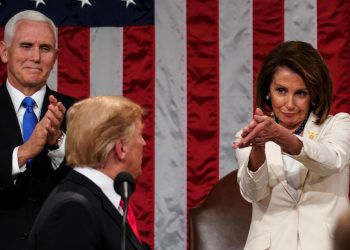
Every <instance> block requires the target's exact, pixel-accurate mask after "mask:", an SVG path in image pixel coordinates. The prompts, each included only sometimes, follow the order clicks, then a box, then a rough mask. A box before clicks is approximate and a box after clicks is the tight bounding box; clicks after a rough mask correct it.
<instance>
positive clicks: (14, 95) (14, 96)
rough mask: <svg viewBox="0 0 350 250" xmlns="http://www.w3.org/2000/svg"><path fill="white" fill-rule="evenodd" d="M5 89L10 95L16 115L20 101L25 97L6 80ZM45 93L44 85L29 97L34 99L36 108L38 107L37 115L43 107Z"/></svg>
mask: <svg viewBox="0 0 350 250" xmlns="http://www.w3.org/2000/svg"><path fill="white" fill-rule="evenodd" d="M6 88H7V91H8V92H9V94H10V97H11V100H12V103H13V106H14V108H15V111H16V113H18V111H19V109H20V107H21V104H22V101H23V99H24V98H25V97H26V96H25V95H24V94H23V93H22V92H21V91H19V90H18V89H16V88H15V87H13V86H12V84H11V83H10V82H9V80H8V79H7V80H6ZM45 92H46V85H44V86H43V87H42V88H41V89H39V90H38V91H37V92H35V93H34V94H33V95H32V96H31V98H33V99H34V101H35V103H36V106H37V107H38V110H39V113H40V111H41V108H42V106H43V102H44V96H45ZM39 116H40V114H39Z"/></svg>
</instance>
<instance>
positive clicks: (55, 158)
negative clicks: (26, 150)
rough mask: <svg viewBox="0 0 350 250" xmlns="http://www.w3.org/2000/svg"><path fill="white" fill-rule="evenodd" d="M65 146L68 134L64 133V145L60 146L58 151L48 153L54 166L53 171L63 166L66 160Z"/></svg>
mask: <svg viewBox="0 0 350 250" xmlns="http://www.w3.org/2000/svg"><path fill="white" fill-rule="evenodd" d="M62 133H63V132H62ZM65 145H66V134H65V133H63V139H62V143H61V144H60V146H59V147H58V149H55V150H52V151H49V152H48V153H47V155H48V156H49V157H50V159H51V165H52V167H53V169H55V170H56V169H57V168H58V167H59V166H60V165H61V163H62V162H63V160H64V155H65V148H66V146H65Z"/></svg>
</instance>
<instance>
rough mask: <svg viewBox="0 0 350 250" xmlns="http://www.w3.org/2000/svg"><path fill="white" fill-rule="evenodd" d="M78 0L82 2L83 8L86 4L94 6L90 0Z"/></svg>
mask: <svg viewBox="0 0 350 250" xmlns="http://www.w3.org/2000/svg"><path fill="white" fill-rule="evenodd" d="M78 1H80V2H81V8H83V7H84V5H85V4H88V5H90V6H92V5H91V3H90V1H89V0H78Z"/></svg>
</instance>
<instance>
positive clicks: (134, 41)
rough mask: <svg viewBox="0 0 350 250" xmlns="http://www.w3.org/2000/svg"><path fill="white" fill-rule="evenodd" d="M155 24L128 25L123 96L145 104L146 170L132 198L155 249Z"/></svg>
mask: <svg viewBox="0 0 350 250" xmlns="http://www.w3.org/2000/svg"><path fill="white" fill-rule="evenodd" d="M154 39H155V34H154V26H138V27H131V26H130V27H127V28H124V44H123V49H124V51H123V53H124V55H123V56H124V58H123V61H124V64H123V65H124V66H123V83H124V85H123V95H124V96H127V97H129V98H130V99H132V100H134V101H135V102H137V103H139V104H141V105H142V106H143V107H144V108H145V109H146V110H147V112H148V116H147V117H146V118H145V120H144V123H145V128H144V138H145V140H146V143H147V146H146V147H145V150H144V157H143V170H142V171H143V172H142V175H141V176H140V177H139V178H138V180H137V188H136V192H135V194H134V195H133V196H132V197H131V202H130V205H131V206H132V208H133V210H134V212H135V214H136V217H137V225H138V228H139V230H140V233H141V237H142V239H143V240H144V241H146V242H147V243H148V244H149V245H150V246H152V249H153V248H154V247H153V246H154V176H155V174H154V134H155V133H154V131H155V125H154V122H155V119H154V110H155V84H154V82H155V69H154V65H155V59H154V58H155V51H154Z"/></svg>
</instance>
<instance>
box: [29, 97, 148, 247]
mask: <svg viewBox="0 0 350 250" xmlns="http://www.w3.org/2000/svg"><path fill="white" fill-rule="evenodd" d="M142 116H143V109H142V108H141V107H140V106H139V105H138V104H136V103H134V102H132V101H130V100H129V99H127V98H126V97H122V96H98V97H93V98H89V99H85V100H83V101H80V102H78V103H76V104H74V105H73V106H72V107H71V108H70V109H69V110H68V115H67V141H66V159H67V163H68V164H69V165H71V166H74V167H73V170H72V171H70V173H69V174H68V175H67V177H66V178H65V179H64V180H63V181H62V182H61V183H60V184H59V185H57V187H56V188H55V189H54V190H53V192H52V193H51V194H50V196H49V197H48V199H47V200H46V202H45V203H44V205H43V207H42V209H41V211H40V213H39V215H38V217H37V218H36V221H35V223H34V225H33V228H32V231H31V234H30V236H29V249H30V250H34V249H35V250H47V249H50V250H56V249H57V250H62V249H65V250H86V249H89V250H97V249H100V250H118V249H119V250H120V249H121V242H122V214H123V211H122V207H121V206H120V201H121V197H120V196H119V195H118V194H117V193H116V192H115V191H114V187H113V180H114V179H115V178H116V176H117V175H118V174H119V173H121V172H128V173H130V174H131V175H132V177H133V178H136V177H137V176H139V175H140V174H141V164H142V156H143V147H144V146H145V145H146V143H145V141H144V139H143V137H142V131H143V123H142ZM130 212H131V210H130V208H129V213H130ZM129 222H130V224H131V221H129ZM138 235H139V234H138V230H137V228H133V227H131V226H129V223H128V224H127V225H126V241H125V242H126V243H125V246H126V249H127V250H141V249H148V248H146V247H145V244H143V243H142V240H141V239H140V237H139V238H138Z"/></svg>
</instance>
